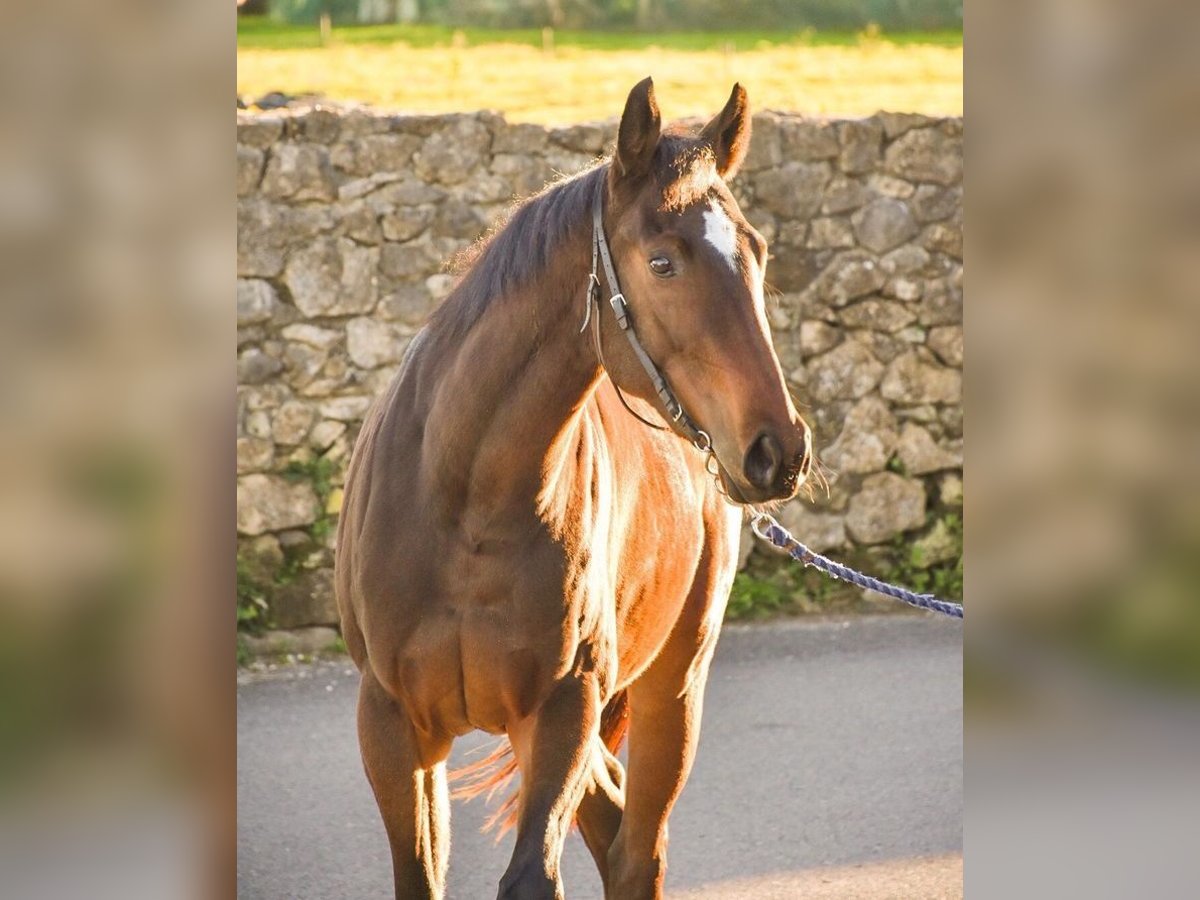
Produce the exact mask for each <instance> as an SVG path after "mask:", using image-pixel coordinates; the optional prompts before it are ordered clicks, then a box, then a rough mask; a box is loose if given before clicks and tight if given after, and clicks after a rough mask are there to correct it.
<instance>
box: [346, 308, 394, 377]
mask: <svg viewBox="0 0 1200 900" xmlns="http://www.w3.org/2000/svg"><path fill="white" fill-rule="evenodd" d="M403 347H404V341H403V339H402V336H401V335H400V334H399V333H398V332H397V331H396V327H395V326H394V325H390V324H388V323H387V322H379V321H376V320H375V319H372V318H367V317H365V316H360V317H359V318H356V319H351V320H350V321H349V322H347V323H346V352H347V354H349V356H350V359H351V360H353V362H354V364H355V365H356V366H361V367H362V368H364V369H374V368H375V367H376V366H381V365H385V364H387V363H394V362H399V361H400V356H401V352H402V350H403Z"/></svg>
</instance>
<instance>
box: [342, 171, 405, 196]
mask: <svg viewBox="0 0 1200 900" xmlns="http://www.w3.org/2000/svg"><path fill="white" fill-rule="evenodd" d="M401 177H402V176H401V175H400V173H399V172H375V173H374V174H372V175H368V176H367V177H365V178H356V179H354V180H353V181H347V182H346V183H345V184H343V185H342V186H341V187H339V188H338V199H339V200H343V201H350V200H360V199H362V198H363V197H366V196H367V195H369V194H371V193H374V192H375V191H377V190H379V189H380V188H381V187H383V186H384V185H386V184H394V183H395V182H397V181H399V180H400V179H401Z"/></svg>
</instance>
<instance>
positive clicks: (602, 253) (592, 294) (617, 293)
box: [580, 177, 712, 454]
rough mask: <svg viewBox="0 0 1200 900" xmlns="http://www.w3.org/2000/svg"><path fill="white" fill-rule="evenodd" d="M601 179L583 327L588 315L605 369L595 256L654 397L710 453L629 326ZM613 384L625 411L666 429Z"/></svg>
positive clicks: (706, 439) (595, 205)
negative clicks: (610, 244) (608, 232)
mask: <svg viewBox="0 0 1200 900" xmlns="http://www.w3.org/2000/svg"><path fill="white" fill-rule="evenodd" d="M605 181H606V179H605V178H604V177H601V178H600V179H599V186H598V187H597V189H596V199H595V202H594V203H593V204H592V271H591V274H590V275H589V276H588V288H587V315H586V317H585V318H584V320H583V328H587V325H588V320H589V319H590V320H591V322H592V336H593V338H594V339H595V341H596V355H597V357H598V358H599V360H600V366H601V368H604V369H605V370H607V369H608V367H607V366H606V365H605V364H604V350H603V349H602V347H601V344H600V298H599V291H600V277H599V272H598V270H597V260H599V261H600V263H602V264H603V266H604V278H605V280H606V281H607V282H608V286H609V288H610V289H611V290H612V296H611V297H609V298H608V302H609V305H611V306H612V309H613V313H615V314H616V317H617V325H619V326H620V328H621V331H622V332H624V334H625V337H626V338H627V339H628V340H629V346H630V347H632V348H633V352H634V355H635V356H637V358H638V362H640V363H641V364H642V368H643V369H645V370H646V374H647V375H649V376H650V383H651V384H653V385H654V392H655V393H656V394H658V399H659V400H660V401H661V402H662V405H663V408H664V409H665V410H666V411H667V415H668V416H669V417H670V420H671V421H672V422H674V423H675V427H676V428H678V429H679V430H680V431H681V432H682V433H683V435H684V437H686V438H687V439H688V440H689V441H691V442H692V445H693V446H695V448H696V449H697V450H699V451H701V452H702V453H709V454H711V453H712V439H711V438H710V437H709V436H708V433H707V432H705V431H704V430H703V429H701V428H700V427H699V426H698V425H697V424H696V423H695V421H693V419H692V417H691V416H689V415H688V414H687V412H686V411H685V410H684V408H683V404H681V403H680V402H679V400H678V398H676V396H675V392H674V391H672V390H671V386H670V385H669V384H668V383H667V378H666V376H665V375H664V374H663V373H662V370H660V369H659V368H658V366H656V365H655V364H654V360H652V359H651V358H650V354H649V353H647V352H646V348H645V347H643V346H642V342H641V341H640V340H638V336H637V331H636V330H635V329H634V327H633V318H632V313H631V311H630V309H629V303H628V302H627V301H626V299H625V295H624V294H622V293H621V284H620V282H619V281H618V280H617V270H616V267H615V266H614V265H613V261H612V253H611V252H610V251H609V249H608V239H607V238H606V237H605V235H604V219H603V212H604V185H605ZM593 305H594V306H595V307H596V312H595V315H594V316H593V315H592V307H593ZM580 330H581V331H582V330H583V329H582V328H581V329H580ZM613 387H614V388H616V391H617V397H619V398H620V400H621V404H622V405H623V406H624V407H625V409H627V410H628V411H629V413H630V415H632V416H633V417H634V418H635V419H637V420H638V421H639V422H641V423H642V424H644V425H648V426H650V427H651V428H655V429H657V430H659V431H664V430H666V429H664V428H663V426H662V425H657V424H655V423H654V422H650V421H647V420H646V419H645V418H644V417H643V416H641V415H639V414H638V413H637V412H636V411H635V410H634V409H633V407H631V406H630V405H629V402H628V401H627V400H626V399H625V395H624V394H623V393H621V388H620V387H618V386H617V383H616V382H615V381H614V382H613Z"/></svg>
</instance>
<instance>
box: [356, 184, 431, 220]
mask: <svg viewBox="0 0 1200 900" xmlns="http://www.w3.org/2000/svg"><path fill="white" fill-rule="evenodd" d="M447 196H448V194H447V192H446V189H445V188H440V187H438V186H437V185H433V184H426V183H425V182H423V181H418V180H417V179H415V178H406V179H404V180H403V181H397V182H395V183H394V184H388V185H385V186H384V187H381V188H380V189H379V190H377V191H375V193H373V194H371V195H370V197H369V200H370V202H371V204H372V205H373V207H374V208H375V209H376V210H377V211H378V212H379V213H380V214H382V213H386V212H390V211H391V210H392V208H393V207H396V206H421V205H422V204H426V203H440V202H441V201H442V200H444V199H445V198H446V197H447Z"/></svg>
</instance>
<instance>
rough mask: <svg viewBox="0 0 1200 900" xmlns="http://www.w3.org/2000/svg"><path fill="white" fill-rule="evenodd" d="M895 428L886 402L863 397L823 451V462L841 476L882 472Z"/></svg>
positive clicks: (893, 443) (893, 437)
mask: <svg viewBox="0 0 1200 900" xmlns="http://www.w3.org/2000/svg"><path fill="white" fill-rule="evenodd" d="M896 428H897V425H896V417H895V416H893V415H892V412H891V410H890V409H888V407H887V404H886V403H884V402H883V401H882V400H880V399H879V398H878V397H863V398H862V399H861V400H859V401H858V403H856V404H855V405H854V406H853V407H852V408H851V410H850V412H849V413H847V414H846V421H845V423H844V424H843V425H842V431H841V434H839V435H838V438H837V440H836V441H834V442H833V443H832V444H830V445H829V446H828V447H826V448H825V452H824V453H823V454H822V459H823V460H824V461H825V462H826V463H828V464H829V466H830V467H832V469H833V470H834V471H835V472H838V473H839V474H843V475H863V474H867V473H870V472H879V471H882V470H883V467H884V466H885V465H887V461H888V457H890V456H891V455H892V450H893V449H894V448H895V446H896V438H897V437H898V433H897V431H896Z"/></svg>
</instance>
